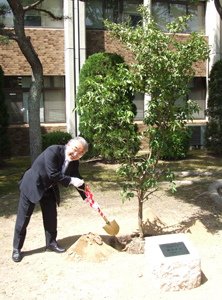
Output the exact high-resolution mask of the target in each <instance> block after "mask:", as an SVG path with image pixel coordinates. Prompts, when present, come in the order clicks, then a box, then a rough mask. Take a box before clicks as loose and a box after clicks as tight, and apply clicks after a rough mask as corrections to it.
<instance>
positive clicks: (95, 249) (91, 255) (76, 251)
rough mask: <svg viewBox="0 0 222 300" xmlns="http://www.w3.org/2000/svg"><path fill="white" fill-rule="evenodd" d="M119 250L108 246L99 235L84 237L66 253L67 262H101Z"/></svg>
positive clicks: (90, 234)
mask: <svg viewBox="0 0 222 300" xmlns="http://www.w3.org/2000/svg"><path fill="white" fill-rule="evenodd" d="M116 251H117V250H116V249H114V248H113V247H111V246H109V245H107V244H106V243H105V242H104V241H103V240H102V238H101V237H100V236H99V235H98V234H97V233H91V232H90V233H87V234H84V235H82V236H81V237H80V238H79V239H78V240H77V241H76V242H75V243H74V244H73V245H72V246H71V247H70V248H69V249H68V250H67V252H66V254H65V259H66V260H74V261H79V260H86V261H93V262H101V261H103V260H105V259H106V258H107V257H108V256H109V255H111V254H113V253H115V252H116Z"/></svg>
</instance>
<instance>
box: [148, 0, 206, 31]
mask: <svg viewBox="0 0 222 300" xmlns="http://www.w3.org/2000/svg"><path fill="white" fill-rule="evenodd" d="M153 3H165V4H168V21H167V22H166V24H167V23H170V22H172V21H170V4H182V5H186V15H189V14H190V13H189V12H188V11H189V6H191V5H195V3H194V2H190V1H183V0H175V1H174V0H152V6H151V14H152V15H153V11H152V7H153ZM196 5H197V7H198V6H203V7H204V12H203V16H204V26H203V27H204V28H203V29H202V30H203V31H204V32H205V14H206V5H205V1H203V0H202V1H201V0H199V1H198V2H197V4H196ZM157 25H158V23H157ZM192 31H193V30H191V31H189V28H187V29H186V31H184V32H181V33H187V34H190V32H192ZM163 32H167V29H166V30H164V31H163Z"/></svg>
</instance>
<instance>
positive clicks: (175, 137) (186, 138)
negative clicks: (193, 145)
mask: <svg viewBox="0 0 222 300" xmlns="http://www.w3.org/2000/svg"><path fill="white" fill-rule="evenodd" d="M191 134H192V130H191V129H190V128H188V127H186V128H184V129H182V128H181V129H177V130H176V131H175V132H174V133H173V134H172V135H171V136H170V138H169V139H168V140H167V142H166V143H165V144H164V148H163V149H162V152H161V155H160V158H161V159H169V160H177V159H181V158H185V157H186V156H187V153H188V151H189V148H190V138H191Z"/></svg>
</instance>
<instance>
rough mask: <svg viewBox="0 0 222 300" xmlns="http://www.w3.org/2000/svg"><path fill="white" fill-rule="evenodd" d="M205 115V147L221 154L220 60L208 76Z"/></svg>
mask: <svg viewBox="0 0 222 300" xmlns="http://www.w3.org/2000/svg"><path fill="white" fill-rule="evenodd" d="M207 107H208V108H207V110H206V111H205V112H206V115H207V116H208V117H209V121H208V123H207V127H206V131H205V147H206V148H207V150H210V151H213V152H215V153H217V154H221V153H222V60H218V61H217V62H216V63H215V64H214V65H213V67H212V69H211V72H210V75H209V97H208V104H207Z"/></svg>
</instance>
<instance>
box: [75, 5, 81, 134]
mask: <svg viewBox="0 0 222 300" xmlns="http://www.w3.org/2000/svg"><path fill="white" fill-rule="evenodd" d="M79 22H80V18H79V0H75V1H73V42H74V86H75V91H74V92H75V96H76V94H77V91H78V85H79V72H80V26H79ZM75 107H76V104H75ZM78 128H79V116H78V113H77V111H75V130H76V132H75V135H76V136H78V135H79V130H78Z"/></svg>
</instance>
